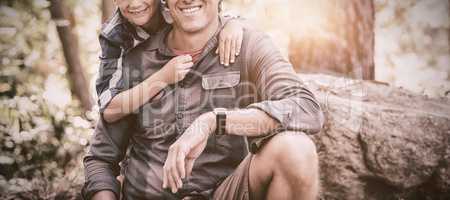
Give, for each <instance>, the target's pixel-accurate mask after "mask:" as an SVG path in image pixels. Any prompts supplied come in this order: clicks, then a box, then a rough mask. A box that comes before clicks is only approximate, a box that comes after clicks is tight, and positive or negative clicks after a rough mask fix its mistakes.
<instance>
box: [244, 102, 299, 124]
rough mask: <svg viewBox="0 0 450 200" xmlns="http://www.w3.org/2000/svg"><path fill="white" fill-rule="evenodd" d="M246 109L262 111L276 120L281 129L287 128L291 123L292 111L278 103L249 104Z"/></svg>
mask: <svg viewBox="0 0 450 200" xmlns="http://www.w3.org/2000/svg"><path fill="white" fill-rule="evenodd" d="M247 108H254V109H258V110H261V111H264V112H265V113H266V114H267V115H269V116H270V117H272V118H273V119H275V120H277V121H278V122H279V123H280V124H281V128H287V127H288V125H289V123H290V121H291V115H292V110H291V109H288V108H286V107H285V106H282V105H280V102H274V101H262V102H259V103H253V104H250V105H249V106H247Z"/></svg>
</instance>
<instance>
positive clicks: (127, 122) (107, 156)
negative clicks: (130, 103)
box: [82, 115, 135, 199]
mask: <svg viewBox="0 0 450 200" xmlns="http://www.w3.org/2000/svg"><path fill="white" fill-rule="evenodd" d="M134 118H135V116H133V115H129V116H127V117H125V118H123V119H121V120H119V121H117V122H114V123H106V122H104V121H103V120H99V122H98V123H97V127H96V129H95V132H94V137H93V139H92V141H91V144H90V148H89V151H88V153H87V154H86V156H85V157H84V159H83V164H84V172H85V183H84V186H83V189H82V196H83V198H84V199H91V198H92V196H93V195H94V194H95V193H96V192H99V191H102V190H110V191H112V192H113V193H114V194H115V195H116V197H117V199H118V198H119V197H120V184H119V182H118V181H117V180H116V177H117V176H118V175H119V173H120V166H119V162H120V161H122V160H123V158H124V156H125V154H126V150H127V147H128V143H129V138H130V135H131V133H132V132H133V130H134V128H135V124H133V123H132V122H134V121H135V120H134Z"/></svg>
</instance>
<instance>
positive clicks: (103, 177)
mask: <svg viewBox="0 0 450 200" xmlns="http://www.w3.org/2000/svg"><path fill="white" fill-rule="evenodd" d="M169 31H170V28H167V29H165V30H163V31H161V32H160V33H159V34H157V35H155V36H154V37H153V38H152V40H148V41H146V42H144V43H142V45H139V46H137V47H136V48H134V49H132V50H131V51H130V52H129V53H128V54H126V55H125V56H124V58H123V74H122V78H123V79H124V82H126V83H128V87H132V86H134V85H136V84H138V83H139V82H141V81H143V80H144V79H145V78H147V77H148V76H150V75H152V74H153V73H155V72H156V71H158V70H159V69H160V68H161V67H162V66H163V65H164V64H165V63H167V62H168V61H169V60H170V59H171V58H173V57H174V56H175V55H174V54H173V53H172V52H171V51H170V50H169V48H168V47H167V45H166V42H165V38H166V36H167V34H168V33H169ZM217 40H218V37H217V34H216V35H215V36H214V37H213V38H211V39H210V40H209V41H208V43H207V44H206V46H205V47H204V50H203V52H202V54H201V56H200V58H199V60H198V62H197V63H196V64H195V65H194V67H193V70H192V71H191V72H189V73H188V75H187V76H186V77H185V79H183V80H182V81H181V82H179V83H177V84H176V85H171V86H169V87H167V88H166V89H164V90H163V91H162V92H161V93H160V94H159V95H158V97H157V98H154V99H152V100H151V101H150V102H148V103H146V104H145V105H144V106H142V108H141V109H140V111H139V112H138V113H137V114H135V115H130V116H128V117H127V118H124V119H122V120H120V121H118V122H116V123H113V124H105V122H103V121H100V122H99V124H98V126H97V129H96V132H95V137H94V139H93V141H92V143H91V147H90V151H89V153H88V154H87V155H86V157H85V159H84V164H85V170H86V184H85V187H84V188H83V194H84V196H85V197H88V198H89V197H90V196H91V195H92V194H94V193H95V192H97V191H100V190H111V191H113V192H115V193H116V195H118V193H119V191H120V187H119V185H118V182H117V181H116V180H115V176H116V175H117V174H118V172H119V166H118V163H119V162H120V161H122V160H123V158H124V157H125V152H126V149H127V148H128V147H130V151H129V154H128V156H127V163H128V164H127V165H126V169H125V181H124V185H123V197H124V198H125V199H161V198H164V191H163V189H162V174H163V169H162V167H163V165H164V162H165V159H166V156H167V152H168V148H169V146H170V145H171V144H172V143H173V142H175V140H176V139H177V138H178V137H179V136H180V135H181V134H183V132H184V130H185V129H186V128H187V127H189V125H190V124H191V123H192V122H193V121H194V119H196V118H197V117H198V116H199V115H201V114H202V113H205V112H209V111H211V110H212V109H214V108H216V107H223V108H228V109H250V108H253V109H260V110H262V111H264V112H266V113H267V114H268V115H269V116H271V117H273V118H274V119H275V120H277V121H278V122H280V124H281V129H280V130H295V131H301V132H306V133H316V132H318V131H319V130H320V129H321V127H322V124H323V114H322V112H321V110H320V106H319V104H318V103H317V101H316V100H315V98H314V96H313V94H312V93H311V92H310V91H309V90H307V89H306V88H305V87H304V85H303V84H302V82H301V81H300V79H299V78H298V75H297V74H296V73H295V71H294V69H293V68H292V66H291V64H290V63H289V62H288V61H287V60H286V59H285V58H283V56H282V55H281V53H280V52H279V51H278V49H277V47H276V46H275V45H274V44H273V43H272V42H271V40H270V39H269V37H268V36H266V35H265V34H263V33H260V32H257V31H254V30H245V32H244V39H243V43H242V48H241V54H240V56H238V57H237V60H236V62H235V63H234V64H231V65H230V66H228V67H227V66H224V65H221V64H220V61H219V58H218V55H217V54H215V49H216V47H217V44H218V41H217ZM280 130H278V131H280ZM278 131H274V132H271V133H266V134H264V135H265V136H264V137H259V138H244V137H241V136H235V135H223V136H216V135H211V136H210V138H209V139H208V143H207V146H206V148H205V150H204V151H203V153H202V154H201V155H200V157H199V158H198V159H197V160H196V162H195V165H194V169H193V171H192V175H191V177H189V178H188V179H187V180H185V182H184V184H183V188H182V189H181V190H179V192H178V194H177V195H179V196H183V195H186V194H201V195H204V196H205V197H209V195H210V194H211V193H212V192H213V191H214V189H215V188H216V187H217V185H218V184H219V183H220V181H221V180H223V179H224V178H226V177H227V176H228V175H230V174H231V173H232V171H233V170H234V169H235V168H236V167H237V165H238V164H239V163H240V162H241V160H242V159H243V158H244V157H245V156H246V154H247V152H248V150H247V149H248V148H247V145H246V141H247V140H246V139H248V141H249V144H250V150H251V152H252V153H256V152H257V150H258V148H259V147H260V145H261V144H263V143H264V140H265V139H268V138H270V136H272V135H274V134H276V133H277V132H278Z"/></svg>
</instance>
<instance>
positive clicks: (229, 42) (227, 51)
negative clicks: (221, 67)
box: [224, 39, 231, 66]
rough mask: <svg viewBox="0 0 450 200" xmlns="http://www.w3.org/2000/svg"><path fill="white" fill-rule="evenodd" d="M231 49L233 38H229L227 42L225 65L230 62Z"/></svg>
mask: <svg viewBox="0 0 450 200" xmlns="http://www.w3.org/2000/svg"><path fill="white" fill-rule="evenodd" d="M230 50H231V39H227V40H226V42H225V52H224V53H225V58H224V60H225V66H228V65H229V64H230Z"/></svg>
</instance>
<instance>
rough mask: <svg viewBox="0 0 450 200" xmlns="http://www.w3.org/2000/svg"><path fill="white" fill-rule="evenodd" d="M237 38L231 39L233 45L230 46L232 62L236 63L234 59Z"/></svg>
mask: <svg viewBox="0 0 450 200" xmlns="http://www.w3.org/2000/svg"><path fill="white" fill-rule="evenodd" d="M236 40H237V38H233V39H232V40H231V47H230V51H231V52H230V63H234V59H235V58H236V42H237V41H236Z"/></svg>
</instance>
